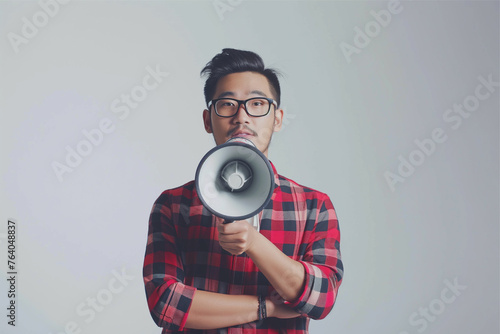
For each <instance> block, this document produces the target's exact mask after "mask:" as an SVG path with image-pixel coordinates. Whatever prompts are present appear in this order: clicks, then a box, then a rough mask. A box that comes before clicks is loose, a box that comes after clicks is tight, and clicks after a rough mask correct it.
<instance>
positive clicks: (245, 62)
mask: <svg viewBox="0 0 500 334" xmlns="http://www.w3.org/2000/svg"><path fill="white" fill-rule="evenodd" d="M246 71H250V72H256V73H259V74H262V75H263V76H265V77H266V78H267V80H268V81H269V86H270V88H271V93H272V94H273V95H274V97H275V99H276V102H277V103H278V106H279V105H280V100H281V89H280V83H279V80H278V75H279V74H280V73H279V72H278V71H277V70H274V69H271V68H265V66H264V61H263V60H262V58H261V57H260V56H259V55H258V54H256V53H255V52H251V51H244V50H236V49H227V48H226V49H222V52H221V53H219V54H217V55H215V57H213V58H212V60H211V61H209V62H208V63H207V65H205V67H204V68H203V69H202V70H201V72H200V75H201V76H204V75H208V78H207V81H206V82H205V89H204V93H205V102H206V103H207V104H208V102H209V101H210V100H212V98H213V96H214V94H215V88H216V86H217V82H218V81H219V79H221V78H222V77H224V76H226V75H228V74H231V73H237V72H246Z"/></svg>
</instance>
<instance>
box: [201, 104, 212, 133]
mask: <svg viewBox="0 0 500 334" xmlns="http://www.w3.org/2000/svg"><path fill="white" fill-rule="evenodd" d="M203 125H204V126H205V131H206V132H207V133H213V130H212V120H211V119H210V111H208V110H207V109H205V110H203Z"/></svg>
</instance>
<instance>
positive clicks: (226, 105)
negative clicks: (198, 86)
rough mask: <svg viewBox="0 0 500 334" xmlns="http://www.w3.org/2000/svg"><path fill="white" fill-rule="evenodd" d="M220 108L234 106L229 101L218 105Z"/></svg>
mask: <svg viewBox="0 0 500 334" xmlns="http://www.w3.org/2000/svg"><path fill="white" fill-rule="evenodd" d="M220 106H221V107H232V106H234V103H233V102H231V101H224V102H221V103H220Z"/></svg>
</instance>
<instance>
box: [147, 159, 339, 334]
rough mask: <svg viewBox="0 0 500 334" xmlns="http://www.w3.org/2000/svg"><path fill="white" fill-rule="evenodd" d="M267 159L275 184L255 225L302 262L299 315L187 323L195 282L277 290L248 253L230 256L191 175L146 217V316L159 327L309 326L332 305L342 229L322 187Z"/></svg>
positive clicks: (279, 329) (277, 329)
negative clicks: (229, 323) (306, 182)
mask: <svg viewBox="0 0 500 334" xmlns="http://www.w3.org/2000/svg"><path fill="white" fill-rule="evenodd" d="M271 166H272V168H273V170H274V181H275V185H276V187H275V190H274V193H273V195H272V198H271V201H270V202H269V203H268V205H267V206H266V208H264V210H263V211H261V213H260V214H259V215H260V231H259V232H260V233H261V234H262V235H264V236H265V237H266V238H268V239H269V240H270V241H271V242H272V243H273V244H274V245H276V247H278V248H279V249H280V250H281V251H282V252H283V253H284V254H286V255H287V256H289V257H290V258H292V259H294V260H296V261H299V262H300V263H302V265H303V266H304V268H305V272H306V274H305V280H306V281H305V286H304V290H303V292H302V293H301V295H300V297H299V298H298V299H297V300H295V301H291V302H287V303H289V305H290V307H293V308H294V309H295V310H296V311H298V312H300V313H301V314H302V316H300V317H297V318H293V319H278V318H267V319H265V320H263V321H261V322H251V323H247V324H243V325H240V326H234V327H230V328H225V329H219V330H205V331H200V330H190V329H187V328H186V329H185V328H184V325H185V322H186V319H187V315H188V312H189V308H190V306H191V302H192V299H193V296H194V294H195V293H196V290H197V289H201V290H205V291H211V292H218V293H224V294H235V295H240V294H245V295H254V296H257V295H264V296H270V297H272V296H277V293H276V291H275V290H274V288H273V287H272V285H271V284H270V283H269V281H268V280H267V279H266V277H265V276H264V275H263V274H262V273H261V272H260V271H259V269H258V268H257V266H256V265H255V264H254V263H253V261H252V260H251V259H250V258H249V257H248V256H247V255H246V254H245V253H243V254H241V255H239V256H233V255H231V254H230V253H228V252H226V251H225V250H223V249H222V248H221V246H220V245H219V242H218V233H217V228H216V226H215V217H214V216H213V215H212V214H211V213H210V212H209V211H208V210H207V209H206V208H205V207H203V205H202V203H201V201H200V198H199V197H198V194H197V192H196V188H195V184H194V181H191V182H189V183H187V184H185V185H183V186H181V187H178V188H175V189H170V190H166V191H164V192H163V193H162V194H161V195H160V197H159V198H158V199H157V200H156V201H155V203H154V205H153V209H152V211H151V215H150V220H149V232H148V241H147V246H146V255H145V259H144V270H143V275H144V284H145V288H146V296H147V302H148V306H149V309H150V312H151V316H152V317H153V319H154V321H155V322H156V324H157V325H158V326H160V327H163V331H162V333H163V334H165V333H175V332H180V331H182V332H186V333H307V332H308V325H309V319H310V318H312V319H322V318H324V317H325V316H326V315H327V314H328V313H329V312H330V310H331V309H332V307H333V305H334V303H335V300H336V297H337V292H338V289H339V286H340V284H341V282H342V276H343V265H342V261H341V256H340V230H339V225H338V221H337V216H336V214H335V210H334V208H333V205H332V203H331V201H330V198H329V197H328V196H327V195H326V194H324V193H321V192H318V191H316V190H313V189H311V188H307V187H303V186H301V185H299V184H297V183H295V182H294V181H292V180H290V179H288V178H285V177H283V176H281V175H279V174H278V173H277V172H276V168H275V167H274V165H273V164H272V163H271ZM278 297H279V296H278ZM255 312H257V310H255Z"/></svg>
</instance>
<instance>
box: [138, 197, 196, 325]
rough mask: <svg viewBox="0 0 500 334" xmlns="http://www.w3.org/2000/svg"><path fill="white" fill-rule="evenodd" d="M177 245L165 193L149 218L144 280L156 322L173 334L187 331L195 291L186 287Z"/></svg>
mask: <svg viewBox="0 0 500 334" xmlns="http://www.w3.org/2000/svg"><path fill="white" fill-rule="evenodd" d="M178 245H179V243H178V240H177V235H176V229H175V226H174V224H173V223H172V209H171V205H170V201H169V195H168V193H167V192H164V193H163V194H162V195H160V197H159V198H158V199H157V200H156V202H155V203H154V205H153V208H152V210H151V214H150V218H149V230H148V239H147V245H146V254H145V257H144V267H143V278H144V285H145V289H146V297H147V303H148V307H149V310H150V313H151V316H152V318H153V320H154V321H155V323H156V324H157V325H158V326H160V327H164V328H167V329H169V330H172V331H180V330H182V329H183V328H184V324H185V323H186V319H187V315H188V312H189V308H190V307H191V303H192V299H193V296H194V293H195V291H196V288H194V287H191V286H188V285H185V284H184V283H183V282H184V269H183V264H182V261H181V256H180V252H179V249H178Z"/></svg>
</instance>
